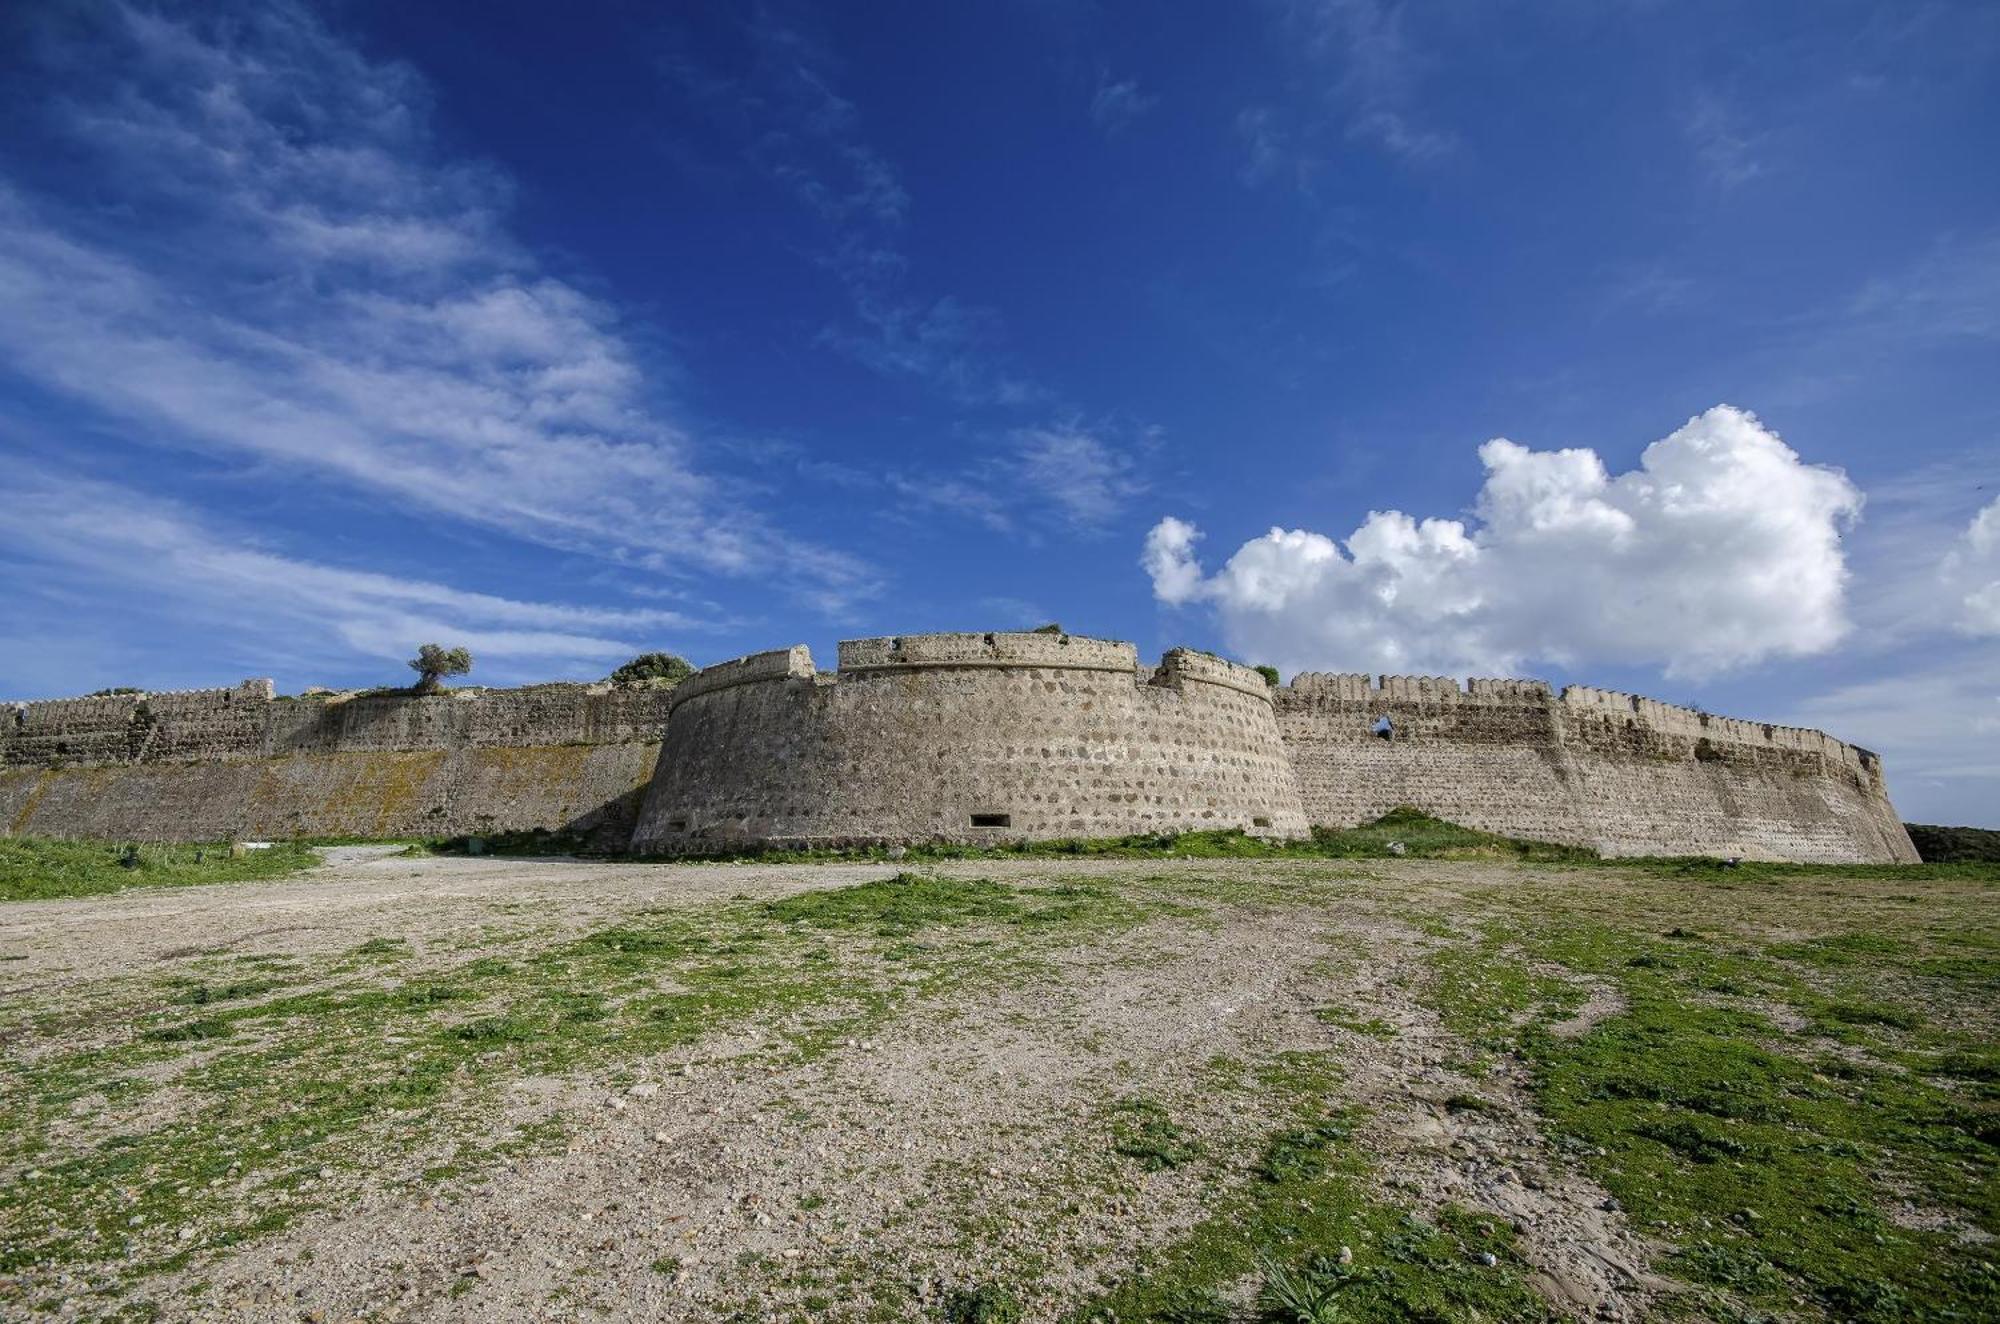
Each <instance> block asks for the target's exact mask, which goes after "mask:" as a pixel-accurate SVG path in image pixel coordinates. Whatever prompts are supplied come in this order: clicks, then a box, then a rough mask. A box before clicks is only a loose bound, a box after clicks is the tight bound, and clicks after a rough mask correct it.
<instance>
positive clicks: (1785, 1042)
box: [1428, 906, 2000, 1324]
mask: <svg viewBox="0 0 2000 1324" xmlns="http://www.w3.org/2000/svg"><path fill="white" fill-rule="evenodd" d="M1510 914H1512V915H1513V916H1514V918H1512V919H1510V921H1509V923H1508V926H1507V927H1506V928H1504V929H1495V930H1493V931H1492V932H1491V933H1489V935H1488V937H1487V938H1486V940H1485V941H1484V942H1483V943H1481V944H1480V945H1479V946H1478V947H1477V948H1467V949H1457V950H1450V951H1446V952H1442V953H1439V954H1437V955H1436V956H1435V957H1434V958H1433V976H1434V977H1433V980H1432V983H1431V985H1430V988H1429V990H1428V993H1429V996H1430V997H1431V998H1432V999H1433V1000H1434V1001H1436V1002H1437V1003H1438V1005H1439V1009H1440V1011H1441V1013H1442V1014H1443V1016H1444V1019H1445V1020H1446V1022H1447V1023H1448V1024H1452V1023H1456V1024H1459V1025H1462V1026H1467V1027H1469V1028H1471V1029H1472V1031H1473V1032H1474V1033H1476V1034H1478V1035H1479V1036H1480V1037H1481V1038H1482V1041H1483V1042H1485V1043H1486V1044H1487V1045H1488V1046H1490V1047H1495V1048H1498V1047H1503V1046H1511V1047H1513V1048H1515V1049H1517V1050H1518V1051H1520V1052H1522V1053H1523V1054H1524V1055H1525V1056H1526V1057H1527V1058H1528V1059H1529V1061H1530V1063H1531V1065H1532V1066H1533V1068H1534V1079H1535V1093H1536V1102H1537V1107H1538V1110H1539V1112H1540V1113H1541V1115H1542V1116H1543V1118H1544V1119H1545V1121H1546V1123H1547V1125H1548V1126H1549V1127H1550V1128H1551V1129H1552V1130H1553V1131H1554V1132H1555V1133H1556V1134H1557V1135H1558V1136H1559V1137H1561V1138H1563V1140H1564V1142H1565V1143H1566V1145H1567V1146H1568V1147H1569V1148H1570V1149H1571V1150H1572V1151H1573V1152H1574V1153H1577V1154H1579V1155H1582V1156H1584V1162H1585V1164H1586V1166H1587V1167H1588V1169H1589V1170H1590V1172H1591V1174H1592V1176H1594V1177H1595V1178H1596V1179H1597V1180H1598V1181H1599V1182H1601V1183H1602V1184H1603V1185H1605V1186H1606V1187H1608V1188H1609V1189H1610V1190H1611V1192H1612V1193H1613V1194H1614V1195H1615V1196H1617V1198H1618V1199H1619V1200H1620V1201H1621V1202H1622V1203H1623V1204H1624V1206H1625V1207H1626V1208H1627V1209H1628V1210H1629V1211H1630V1215H1631V1217H1632V1218H1633V1219H1634V1221H1635V1222H1637V1223H1639V1224H1641V1225H1644V1226H1646V1227H1648V1228H1649V1229H1652V1230H1653V1231H1655V1232H1656V1233H1657V1235H1659V1236H1660V1237H1661V1238H1662V1239H1664V1240H1667V1241H1669V1242H1670V1243H1672V1244H1673V1245H1674V1246H1675V1247H1676V1249H1675V1251H1674V1253H1673V1255H1672V1257H1671V1258H1670V1259H1669V1260H1668V1261H1667V1262H1666V1263H1665V1264H1663V1265H1662V1266H1660V1267H1662V1268H1664V1269H1666V1270H1668V1271H1671V1272H1676V1273H1679V1274H1682V1275H1683V1276H1685V1277H1686V1278H1688V1279H1689V1281H1691V1282H1693V1283H1695V1284H1698V1285H1699V1286H1700V1287H1702V1288H1703V1289H1705V1290H1707V1291H1709V1292H1711V1293H1715V1294H1719V1295H1718V1296H1717V1297H1716V1301H1715V1302H1712V1303H1711V1304H1712V1305H1715V1308H1716V1310H1717V1313H1718V1314H1724V1315H1727V1314H1729V1313H1731V1312H1734V1313H1736V1314H1741V1315H1744V1316H1746V1317H1748V1316H1754V1315H1757V1314H1759V1313H1765V1314H1769V1313H1772V1312H1779V1313H1788V1314H1795V1313H1797V1310H1798V1307H1797V1305H1796V1304H1795V1302H1796V1301H1804V1302H1805V1303H1806V1308H1807V1310H1808V1311H1809V1312H1810V1317H1812V1318H1827V1319H1838V1320H1847V1321H1855V1322H1856V1324H1889V1321H1905V1320H1907V1321H1937V1322H1939V1324H1944V1322H1946V1321H1951V1322H1954V1324H1955V1322H1956V1321H1969V1320H1974V1319H1985V1318H1994V1317H2000V1275H1996V1273H1995V1272H1994V1271H1993V1269H1992V1268H1991V1267H1990V1266H1989V1265H1988V1264H1987V1263H1986V1260H1987V1259H1988V1258H1990V1257H1987V1256H1985V1254H1984V1252H1983V1251H1981V1250H1980V1249H1979V1247H1978V1246H1976V1245H1973V1244H1969V1243H1967V1242H1965V1241H1964V1240H1962V1239H1960V1238H1958V1237H1955V1236H1953V1235H1951V1234H1950V1233H1948V1232H1935V1231H1927V1230H1918V1229H1915V1228H1911V1227H1906V1226H1901V1225H1898V1224H1897V1223H1895V1222H1893V1221H1892V1220H1891V1219H1890V1218H1889V1217H1888V1216H1887V1215H1888V1211H1889V1210H1890V1209H1891V1208H1893V1207H1895V1206H1897V1205H1900V1204H1901V1202H1902V1201H1903V1200H1904V1199H1905V1198H1913V1199H1914V1200H1915V1201H1916V1202H1917V1203H1918V1204H1919V1205H1921V1206H1928V1207H1931V1208H1934V1209H1940V1210H1945V1211H1950V1212H1951V1213H1952V1214H1953V1215H1954V1216H1956V1217H1958V1218H1961V1219H1963V1220H1965V1221H1967V1222H1969V1223H1971V1224H1973V1225H1975V1226H1977V1227H1980V1228H1982V1229H1984V1230H1985V1231H1987V1232H1989V1233H1993V1232H2000V1091H1996V1090H1995V1089H1994V1088H1993V1087H1992V1086H1991V1085H1990V1084H1989V1085H1977V1084H1974V1085H1971V1086H1970V1087H1968V1086H1967V1085H1965V1084H1961V1083H1960V1082H1962V1081H1969V1080H1976V1079H1977V1077H1978V1076H1980V1075H1981V1074H1984V1073H1987V1072H1989V1071H1990V1070H1991V1067H1992V1061H1993V1057H1992V1051H1991V1045H1990V1043H1988V1042H1985V1041H1983V1040H1981V1039H1979V1038H1978V1037H1977V1035H1976V1034H1966V1035H1962V1036H1961V1035H1955V1034H1953V1033H1951V1032H1949V1031H1946V1030H1942V1029H1937V1028H1934V1027H1932V1026H1931V1025H1930V1023H1929V1022H1928V1021H1927V1020H1926V1018H1924V1017H1922V1016H1920V1015H1918V1014H1917V1013H1916V1012H1914V1011H1912V1010H1910V1009H1909V1008H1908V1007H1907V1006H1905V1005H1904V1002H1903V1000H1902V998H1901V997H1899V999H1898V1001H1896V1002H1893V1003H1892V1002H1890V1001H1889V1000H1888V999H1887V998H1885V997H1883V996H1882V995H1881V994H1882V990H1884V989H1886V988H1890V987H1893V988H1895V989H1897V990H1898V991H1899V993H1901V994H1902V995H1904V996H1908V997H1920V996H1925V995H1929V996H1932V997H1934V998H1935V999H1936V1000H1937V1001H1939V1002H1940V1003H1944V1004H1947V1005H1949V1004H1952V1003H1957V1004H1958V1005H1963V999H1962V995H1960V994H1958V993H1957V992H1956V991H1955V990H1953V989H1950V988H1948V987H1943V988H1937V989H1935V990H1926V989H1924V988H1922V987H1920V986H1919V985H1920V984H1921V981H1920V980H1919V981H1917V982H1916V983H1913V982H1912V980H1913V976H1912V975H1911V973H1910V971H1911V965H1910V962H1909V960H1908V953H1909V950H1910V947H1909V944H1908V943H1907V942H1905V941H1903V940H1891V939H1883V938H1877V937H1875V936H1874V935H1871V934H1866V933H1850V934H1845V935H1834V936H1831V937H1823V938H1814V939H1808V940H1805V941H1801V942H1794V943H1786V944H1779V945H1777V946H1773V947H1769V948H1765V949H1762V950H1761V951H1760V950H1759V949H1757V948H1755V947H1747V948H1746V947H1738V948H1736V949H1734V950H1731V949H1729V948H1727V947H1725V946H1724V945H1722V944H1719V943H1718V944H1697V943H1690V942H1688V941H1686V940H1685V939H1682V940H1671V939H1669V940H1664V941H1663V940H1662V939H1659V938H1656V937H1653V936H1651V935H1649V934H1647V933H1644V932H1635V931H1632V930H1629V929H1622V928H1619V927H1617V926H1615V925H1607V924H1604V923H1601V922H1597V923H1592V922H1583V921H1580V920H1579V919H1578V918H1577V917H1575V916H1557V915H1550V914H1546V913H1543V912H1541V911H1538V910H1534V909H1532V908H1529V907H1522V906H1517V907H1512V908H1510ZM1529 915H1532V919H1529V918H1524V916H1529ZM1531 958H1533V959H1535V960H1538V961H1541V962H1549V961H1554V962H1559V963H1560V964H1562V965H1564V966H1566V967H1568V968H1569V969H1571V970H1573V971H1576V972H1578V973H1580V974H1585V975H1588V976H1590V977H1592V978H1593V979H1598V980H1603V981H1607V982H1610V983H1611V984H1613V985H1614V986H1615V987H1616V988H1617V990H1618V992H1619V993H1620V994H1621V995H1622V997H1623V999H1624V1002H1625V1010H1624V1012H1623V1014H1620V1015H1616V1016H1613V1017H1611V1018H1609V1019H1607V1020H1605V1021H1603V1022H1601V1023H1600V1024H1598V1025H1597V1026H1596V1027H1595V1028H1594V1029H1593V1030H1591V1031H1590V1032H1589V1033H1588V1034H1586V1035H1584V1036H1582V1037H1580V1038H1577V1039H1574V1040H1564V1039H1558V1038H1556V1037H1554V1036H1551V1035H1550V1034H1548V1033H1547V1031H1546V1028H1545V1027H1546V1025H1547V1024H1548V1023H1549V1022H1550V1021H1552V1020H1554V1019H1556V1018H1558V1017H1559V1016H1560V1014H1561V1012H1562V1010H1563V1007H1562V1002H1561V999H1560V998H1557V997H1552V996H1551V995H1552V994H1553V993H1554V992H1555V989H1554V988H1552V987H1550V985H1549V981H1548V980H1547V978H1546V977H1545V976H1542V975H1539V974H1537V973H1536V971H1535V969H1534V968H1531V967H1530V964H1529V961H1530V959H1531ZM1475 972H1476V973H1475ZM1940 982H1942V981H1940ZM1718 988H1723V989H1729V990H1731V991H1732V995H1733V996H1739V997H1740V996H1751V997H1755V998H1756V999H1759V1000H1760V1001H1757V1002H1753V1003H1751V1004H1749V1005H1738V1004H1735V1003H1733V1002H1732V1001H1731V1000H1730V999H1729V998H1724V999H1723V1000H1722V1001H1721V1002H1720V1003H1718V1001H1717V997H1716V991H1715V990H1717V989H1718ZM1769 1003H1779V1004H1786V1005H1789V1006H1790V1007H1792V1008H1793V1009H1795V1010H1796V1011H1797V1012H1798V1013H1801V1019H1803V1020H1805V1021H1806V1022H1807V1025H1806V1028H1805V1030H1803V1031H1801V1032H1800V1033H1799V1035H1798V1036H1796V1037H1795V1038H1794V1037H1789V1036H1787V1035H1786V1034H1785V1033H1784V1032H1783V1031H1781V1030H1780V1029H1779V1028H1778V1027H1777V1026H1776V1025H1774V1024H1773V1022H1772V1021H1771V1019H1770V1018H1769V1017H1768V1016H1767V1015H1765V1014H1764V1013H1763V1011H1762V1010H1761V1008H1762V1007H1763V1006H1764V1005H1767V1004H1769ZM1883 1031H1892V1032H1894V1034H1895V1035H1896V1036H1897V1037H1895V1038H1881V1037H1879V1036H1880V1034H1881V1033H1882V1032H1883ZM1827 1035H1837V1036H1839V1037H1840V1038H1842V1039H1844V1040H1852V1041H1855V1042H1859V1043H1861V1044H1864V1045H1865V1046H1866V1047H1867V1049H1868V1054H1867V1056H1865V1057H1863V1058H1861V1059H1852V1058H1845V1057H1842V1058H1834V1057H1830V1056H1825V1055H1823V1054H1822V1053H1820V1052H1819V1051H1818V1050H1817V1049H1816V1048H1815V1047H1814V1044H1815V1043H1816V1042H1819V1041H1821V1039H1822V1038H1823V1037H1824V1036H1827ZM1947 1063H1950V1064H1952V1065H1951V1066H1949V1067H1948V1066H1947V1065H1946V1064H1947ZM1954 1070H1956V1071H1963V1072H1966V1073H1968V1074H1967V1075H1966V1076H1957V1077H1952V1076H1950V1073H1951V1072H1952V1071H1954ZM1941 1077H1944V1078H1941ZM1717 1303H1719V1304H1717Z"/></svg>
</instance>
